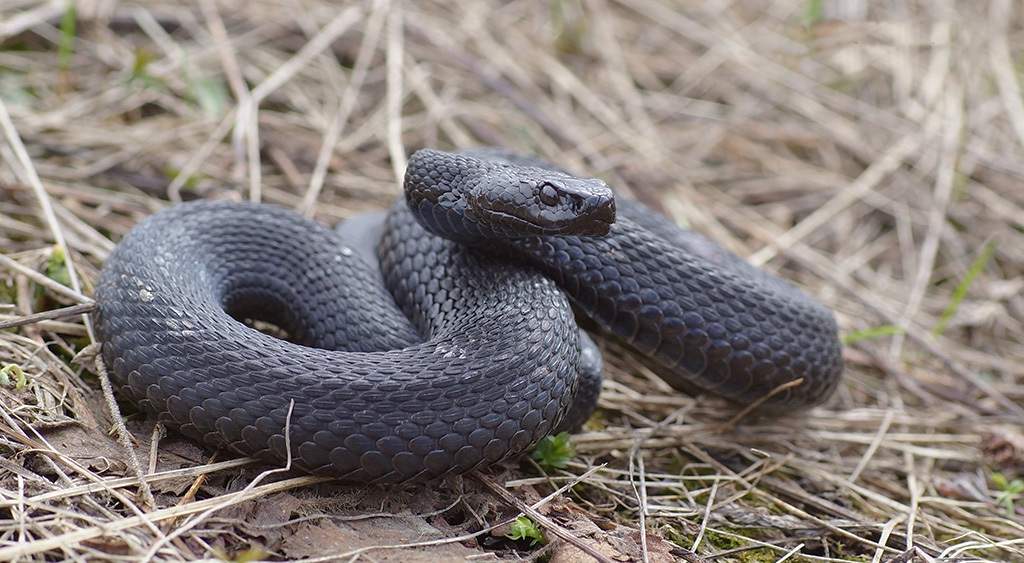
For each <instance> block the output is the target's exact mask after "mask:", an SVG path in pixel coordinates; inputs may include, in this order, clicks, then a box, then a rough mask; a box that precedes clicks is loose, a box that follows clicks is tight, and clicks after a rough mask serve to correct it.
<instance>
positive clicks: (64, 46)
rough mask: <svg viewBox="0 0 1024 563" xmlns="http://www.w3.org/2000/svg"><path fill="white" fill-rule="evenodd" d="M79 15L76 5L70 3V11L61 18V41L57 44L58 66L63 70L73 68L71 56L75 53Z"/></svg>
mask: <svg viewBox="0 0 1024 563" xmlns="http://www.w3.org/2000/svg"><path fill="white" fill-rule="evenodd" d="M77 22H78V15H77V13H76V10H75V3H74V2H69V3H68V9H67V10H64V15H63V16H61V18H60V41H59V42H58V43H57V64H58V65H60V68H61V70H68V69H70V68H71V55H73V54H74V53H75V27H77V25H76V24H77Z"/></svg>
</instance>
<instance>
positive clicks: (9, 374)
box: [0, 364, 28, 391]
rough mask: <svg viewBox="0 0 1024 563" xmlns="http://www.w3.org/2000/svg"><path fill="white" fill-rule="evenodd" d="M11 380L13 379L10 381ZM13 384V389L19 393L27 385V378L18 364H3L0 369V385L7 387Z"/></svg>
mask: <svg viewBox="0 0 1024 563" xmlns="http://www.w3.org/2000/svg"><path fill="white" fill-rule="evenodd" d="M12 378H13V379H12ZM12 383H13V384H14V388H15V389H17V390H18V391H21V390H22V389H24V388H25V387H26V386H27V385H28V378H27V377H25V370H23V369H21V366H19V365H18V364H4V366H3V367H2V368H0V385H3V386H4V387H8V386H10V385H11V384H12Z"/></svg>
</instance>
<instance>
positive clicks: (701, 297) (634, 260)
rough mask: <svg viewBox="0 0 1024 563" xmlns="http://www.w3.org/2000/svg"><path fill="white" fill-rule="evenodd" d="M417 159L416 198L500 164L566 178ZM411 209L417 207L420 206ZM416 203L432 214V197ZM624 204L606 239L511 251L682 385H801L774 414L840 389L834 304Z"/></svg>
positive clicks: (741, 395) (494, 154)
mask: <svg viewBox="0 0 1024 563" xmlns="http://www.w3.org/2000/svg"><path fill="white" fill-rule="evenodd" d="M422 153H426V154H422ZM419 154H421V157H420V158H419V159H417V158H415V156H416V155H414V158H413V159H412V160H411V161H410V168H409V171H407V172H406V182H407V189H408V192H409V194H410V195H411V197H412V198H415V195H416V194H417V193H421V192H422V193H428V194H429V193H434V192H436V191H439V190H442V189H444V187H443V186H445V185H476V184H477V183H478V181H479V180H478V179H477V177H479V176H493V175H495V173H494V172H493V171H491V168H494V167H499V168H509V169H512V170H516V173H517V174H522V175H524V176H529V175H531V174H533V175H537V174H541V173H542V172H541V171H547V172H550V173H552V174H564V173H565V172H564V171H562V170H561V169H559V168H557V167H554V166H552V165H550V164H548V163H545V162H543V161H538V160H536V159H534V158H531V157H523V156H519V155H515V154H513V153H508V152H506V151H503V150H500V149H499V150H494V149H484V150H475V151H470V152H469V153H468V155H467V154H463V155H452V154H448V153H441V152H438V151H420V153H419ZM410 179H411V180H412V185H409V183H410ZM410 204H411V205H412V207H413V208H414V209H415V208H416V207H417V203H416V202H415V199H410ZM419 205H421V206H426V207H430V203H429V200H427V203H426V204H422V203H421V204H419ZM617 207H618V217H617V219H616V221H615V223H614V224H613V225H612V226H611V229H610V232H609V233H608V234H607V235H605V236H599V237H580V236H554V237H535V236H525V237H516V238H510V239H508V240H507V241H505V242H504V246H505V248H507V249H508V251H509V252H512V253H514V254H516V255H517V256H520V257H522V258H525V259H526V260H527V261H528V262H530V263H532V264H533V265H534V266H536V267H538V268H539V269H540V270H541V271H543V272H544V273H545V274H547V275H548V276H550V277H551V279H553V280H555V281H556V282H557V283H558V285H559V287H561V288H562V289H563V290H565V291H566V293H568V294H569V296H570V297H571V298H572V300H573V302H574V303H575V304H576V305H577V307H578V309H580V310H581V311H582V312H583V313H584V314H585V315H587V316H588V317H590V318H591V319H592V320H593V321H595V322H596V323H597V324H598V325H599V326H600V327H601V328H602V330H604V331H605V332H607V333H610V334H613V335H615V336H616V337H619V338H620V339H622V340H623V341H624V342H625V343H626V344H628V345H629V346H630V347H632V348H633V349H634V350H636V351H637V352H639V353H640V354H642V355H644V356H646V357H647V358H649V359H651V360H653V364H654V367H655V368H656V371H657V373H658V375H660V376H661V377H662V378H663V379H665V381H666V382H668V383H669V384H670V385H672V386H673V387H675V388H677V389H680V390H684V391H688V392H689V391H692V390H694V388H696V389H699V390H703V391H707V392H710V393H713V394H715V395H718V396H721V397H724V398H726V399H730V400H732V401H736V402H739V403H750V402H753V401H756V400H758V399H762V398H764V397H766V396H768V395H769V394H770V393H772V392H773V391H774V390H776V388H778V387H780V386H782V385H784V384H787V383H790V382H792V381H794V380H797V379H802V380H803V381H802V384H800V385H799V386H796V387H790V388H787V389H785V390H783V391H781V392H778V393H776V394H774V395H772V396H771V397H770V398H769V399H768V400H766V401H765V402H764V408H765V409H766V410H775V411H782V410H791V409H794V408H800V407H806V406H810V405H814V404H817V403H820V402H821V401H823V400H824V399H825V398H827V397H828V396H829V395H830V394H831V393H832V391H833V390H834V389H835V387H836V385H837V383H838V381H839V376H840V374H841V372H842V353H841V347H840V344H839V337H838V327H837V326H836V323H835V319H834V317H833V316H832V313H831V312H830V311H829V310H828V309H826V308H825V307H823V306H822V305H820V304H819V303H817V302H815V301H814V300H812V299H810V298H808V297H806V296H805V295H804V294H803V293H802V292H800V291H799V290H798V289H797V288H795V287H793V286H792V285H790V284H788V283H786V282H785V281H783V280H781V279H779V278H776V277H774V276H772V275H770V274H768V273H766V272H764V271H761V270H758V269H756V268H754V267H753V266H751V265H749V264H748V263H746V262H744V261H743V260H741V259H739V258H737V257H736V256H735V255H733V254H731V253H729V252H728V251H726V250H725V249H723V248H721V247H720V246H718V245H717V244H715V243H714V242H712V241H710V240H708V239H706V238H704V237H702V236H700V235H699V234H696V233H693V232H692V231H688V230H684V229H680V228H678V227H676V226H674V225H672V224H671V223H670V222H669V221H668V220H667V219H665V218H663V217H660V216H658V215H657V214H656V213H654V212H652V211H650V210H648V209H647V208H646V207H644V206H642V205H640V204H639V203H635V202H628V201H625V200H619V201H618V202H617ZM421 214H422V215H424V216H425V217H426V218H427V220H426V221H424V220H423V219H421V221H423V224H424V226H426V227H427V229H428V230H430V231H432V232H434V233H436V234H439V235H441V236H446V237H450V236H453V235H452V233H451V231H453V230H454V231H459V230H460V226H458V225H456V227H455V228H454V229H449V228H448V227H447V225H448V224H449V223H451V222H452V220H450V219H446V220H434V221H431V220H430V218H431V217H438V216H441V217H444V215H445V214H444V213H443V212H438V211H436V210H435V211H426V210H424V212H423V213H421Z"/></svg>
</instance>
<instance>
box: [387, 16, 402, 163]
mask: <svg viewBox="0 0 1024 563" xmlns="http://www.w3.org/2000/svg"><path fill="white" fill-rule="evenodd" d="M403 44H404V30H403V28H402V3H401V2H397V3H395V4H390V13H389V15H388V48H387V70H388V78H387V107H388V154H390V155H391V170H392V172H394V175H395V181H396V182H401V181H402V175H403V174H405V148H404V147H403V146H402V60H403V58H404V55H403Z"/></svg>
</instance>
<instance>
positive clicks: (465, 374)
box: [97, 151, 840, 482]
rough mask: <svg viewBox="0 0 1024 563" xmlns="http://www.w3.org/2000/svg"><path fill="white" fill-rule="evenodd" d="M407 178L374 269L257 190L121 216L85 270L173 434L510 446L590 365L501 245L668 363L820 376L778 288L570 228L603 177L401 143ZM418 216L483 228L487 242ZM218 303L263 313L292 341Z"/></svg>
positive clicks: (701, 369)
mask: <svg viewBox="0 0 1024 563" xmlns="http://www.w3.org/2000/svg"><path fill="white" fill-rule="evenodd" d="M542 189H544V190H546V196H543V197H542V193H541V190H542ZM406 190H407V199H408V201H409V206H408V207H407V206H406V204H405V203H404V202H400V203H399V204H397V205H396V206H395V207H394V208H393V209H392V211H391V212H390V214H389V215H388V218H387V219H386V221H385V224H384V226H383V232H384V235H383V236H382V238H381V241H380V244H379V246H378V249H377V251H378V252H377V254H378V258H379V261H380V271H378V270H377V269H376V268H375V267H374V266H373V265H372V264H369V263H368V262H367V261H366V260H363V259H362V258H361V257H360V256H359V253H358V252H354V251H352V250H351V249H350V248H348V247H345V246H344V242H343V241H342V240H340V239H339V238H337V236H336V235H335V234H333V233H332V232H330V231H328V230H326V229H324V228H322V227H319V226H317V225H315V224H313V223H311V222H309V221H306V220H303V219H301V218H299V217H298V216H296V215H295V214H293V213H290V212H287V211H283V210H279V209H275V208H272V207H269V206H253V205H246V204H229V203H192V204H185V205H180V206H176V207H174V208H171V209H169V210H167V211H164V212H161V213H158V214H156V215H154V216H153V217H151V218H149V219H147V220H146V221H144V222H142V223H140V225H138V226H137V227H136V228H135V229H134V230H133V231H132V233H131V234H130V235H129V236H127V237H126V238H125V240H123V241H122V243H121V244H120V245H119V246H118V248H117V249H116V250H115V252H114V253H113V254H112V255H111V257H110V259H109V260H108V262H107V264H106V265H105V267H104V271H103V274H102V276H101V280H100V284H99V286H98V287H97V303H98V305H99V310H98V319H97V320H98V322H97V329H98V332H99V336H100V339H101V341H102V342H103V355H104V358H105V360H106V362H107V363H108V365H110V366H111V368H112V373H113V378H114V381H115V383H116V384H117V385H118V386H119V387H120V390H121V392H122V393H123V394H124V395H126V396H127V397H129V398H131V399H133V400H135V401H136V402H138V403H139V404H140V405H141V406H142V407H143V408H145V409H147V410H149V411H151V412H154V413H157V414H158V415H159V417H160V419H161V420H163V421H164V422H165V423H166V424H168V425H169V426H171V427H175V428H178V429H180V430H181V431H182V432H183V433H185V434H187V435H189V436H192V437H194V438H196V439H199V440H203V441H204V442H206V443H209V444H211V445H216V446H227V447H230V448H232V449H235V450H237V451H239V452H242V453H244V454H248V455H256V456H260V457H263V458H266V459H270V460H276V461H282V460H284V459H285V458H286V457H287V452H286V451H285V450H286V448H285V443H286V441H285V438H284V434H285V422H286V419H288V410H289V407H290V405H292V409H293V410H292V413H291V417H290V419H289V420H290V426H289V431H290V434H289V436H290V440H291V453H292V457H293V461H294V462H295V463H296V464H297V465H298V466H299V467H301V468H303V469H305V470H307V471H311V472H317V473H327V474H331V475H335V476H338V477H341V478H343V479H345V480H348V481H356V482H399V481H422V480H427V479H433V478H437V477H441V476H444V475H450V474H458V473H463V472H465V471H468V470H470V469H473V468H477V467H481V466H484V465H487V464H490V463H493V462H496V461H499V460H502V459H506V458H509V457H514V456H516V455H519V454H521V453H523V452H525V451H527V450H528V449H529V448H530V447H532V445H533V444H535V443H536V442H537V441H538V440H539V439H540V438H542V437H543V436H544V435H546V434H548V433H549V432H551V431H552V429H554V428H556V427H559V425H562V426H565V425H567V424H568V423H569V422H568V421H569V420H570V419H572V420H573V421H574V422H573V423H575V422H578V421H579V420H582V419H583V418H585V417H586V415H587V414H588V413H589V411H590V410H591V409H592V408H593V402H594V399H595V397H596V390H597V387H596V385H598V384H599V382H598V383H595V380H593V379H588V380H585V383H583V384H581V383H580V378H579V376H578V373H579V370H580V368H581V362H580V341H579V332H578V329H577V328H576V326H575V323H574V321H573V317H572V311H571V310H570V307H569V303H568V301H567V300H566V298H565V297H564V294H563V293H562V292H561V291H559V290H558V289H557V288H556V287H555V285H554V283H552V282H551V281H549V279H548V278H546V277H543V276H540V275H538V274H537V273H535V271H534V270H532V269H531V268H525V267H522V266H519V265H516V264H515V263H514V262H515V260H513V261H512V262H509V259H510V258H511V257H510V256H503V257H502V256H497V255H501V254H506V253H518V255H519V256H520V257H521V258H522V259H528V260H531V261H532V262H534V264H535V265H536V267H538V268H539V269H541V270H544V271H545V272H547V274H548V275H549V276H551V278H552V279H555V280H557V281H558V282H559V283H560V284H563V287H564V288H565V289H566V290H567V291H568V292H569V293H570V294H571V295H572V298H573V300H574V301H575V302H576V304H577V306H578V307H579V308H581V309H582V310H584V311H586V312H588V314H592V315H594V319H595V321H596V322H597V323H598V324H599V325H600V326H602V327H604V328H605V329H606V330H608V331H609V332H612V333H614V334H616V335H619V336H620V337H622V338H623V339H625V340H626V341H628V342H631V343H632V344H633V345H634V346H635V347H637V348H638V349H639V350H640V351H646V352H649V353H652V354H653V357H654V358H655V359H656V360H657V361H658V362H659V363H660V364H661V365H663V366H667V368H668V369H667V370H665V371H663V372H662V373H663V375H665V374H668V375H667V377H668V378H669V381H670V382H672V381H673V379H672V378H676V379H677V380H678V382H682V381H686V382H690V383H695V384H697V385H698V386H700V387H702V388H704V389H709V390H711V391H714V392H716V393H718V394H720V395H722V396H725V397H728V398H732V399H736V400H744V401H747V400H751V399H756V398H758V397H760V396H761V395H764V393H765V392H767V391H768V390H771V389H772V388H773V387H774V386H775V385H777V384H778V383H780V382H785V381H789V380H792V379H793V378H795V377H800V376H802V377H804V378H805V380H806V381H805V384H804V385H803V386H801V387H798V388H797V389H795V390H791V391H790V392H787V393H786V394H785V395H784V396H781V397H776V398H775V399H774V403H775V404H777V405H785V406H800V405H806V404H811V403H814V402H817V401H819V400H822V399H823V398H824V397H826V396H827V395H828V393H829V392H830V391H831V390H832V389H833V388H834V386H835V382H836V380H837V379H838V375H839V369H840V363H839V359H838V358H839V356H838V344H837V340H836V335H835V325H834V322H833V321H832V319H831V315H830V314H829V313H828V312H827V311H826V310H824V309H823V308H821V307H820V306H819V305H817V304H815V303H813V302H812V301H810V300H808V299H806V298H804V297H803V296H802V294H800V293H799V292H798V291H796V290H795V289H792V288H789V286H788V285H785V284H783V287H785V288H788V289H784V290H782V291H780V290H778V288H776V287H774V286H775V284H776V283H782V282H774V281H773V282H771V283H764V282H763V280H762V279H761V278H759V277H754V278H753V279H747V278H744V277H742V276H743V275H744V273H745V272H744V271H743V270H741V269H738V268H735V267H733V266H730V265H729V262H728V260H727V261H726V263H725V265H724V266H721V265H717V264H715V263H710V262H706V261H703V260H702V259H699V258H694V257H692V256H690V255H689V253H688V252H687V251H683V250H680V249H678V248H675V247H674V246H673V245H672V244H669V243H668V242H666V240H665V238H663V237H659V236H658V235H655V234H652V233H649V232H647V231H645V230H644V229H642V228H640V227H639V226H637V225H636V224H634V223H633V222H632V221H631V220H630V219H629V218H628V217H626V218H624V219H621V220H620V221H619V222H616V223H615V225H614V226H612V227H611V232H610V234H609V236H607V237H604V238H601V237H599V236H571V235H567V234H566V233H570V232H579V233H583V234H585V235H603V234H605V233H608V231H609V223H610V222H611V220H612V219H613V218H614V217H613V216H614V212H613V207H612V204H611V202H610V192H608V190H607V188H606V187H605V186H604V185H603V183H601V182H600V181H587V180H579V179H575V178H572V177H569V176H566V175H564V174H562V173H561V172H557V171H553V170H545V169H542V168H523V167H518V166H511V165H510V164H508V163H503V162H501V161H498V160H494V159H488V160H480V159H476V158H472V157H469V156H453V155H449V154H446V153H438V152H436V151H420V152H417V153H416V154H414V155H413V157H412V158H411V159H410V164H409V169H408V171H407V177H406ZM544 201H547V202H548V203H544ZM516 205H518V206H520V207H519V208H516V207H515V206H516ZM410 208H412V209H413V210H414V211H415V212H416V213H417V214H418V216H417V218H416V219H414V218H413V214H412V213H410ZM630 209H631V211H630V212H629V213H632V212H633V211H635V210H634V209H633V208H630ZM417 219H418V220H419V222H420V223H422V224H423V225H425V226H426V227H427V228H428V229H429V230H430V231H431V232H434V233H440V234H445V235H446V236H451V237H453V238H455V239H457V240H461V241H463V242H468V243H474V242H475V243H478V244H479V243H480V241H481V240H482V238H486V239H487V240H488V241H490V242H487V243H485V244H484V245H483V246H485V247H486V249H487V252H478V251H474V250H472V249H467V248H466V247H465V246H462V245H459V244H456V243H453V242H449V241H447V240H444V239H442V238H439V237H438V236H435V235H432V234H431V233H430V232H427V231H426V230H424V227H421V226H420V223H418V222H417ZM541 233H545V234H546V235H548V236H544V237H538V236H536V235H538V234H541ZM680 236H682V237H683V238H684V239H686V237H687V236H688V235H686V234H683V235H680ZM505 237H512V239H514V240H510V239H507V238H505ZM687 240H688V239H687ZM630 260H640V261H641V262H640V263H630V262H629V261H630ZM746 267H747V268H749V266H746ZM613 270H614V271H613ZM759 275H760V274H759ZM382 279H383V282H384V285H383V286H382V284H381V281H382ZM770 279H774V278H770ZM385 286H386V288H387V290H385ZM598 289H602V290H604V291H607V292H608V293H607V294H599V293H598V292H597V291H598ZM388 290H389V291H390V293H389V291H388ZM652 292H653V293H652ZM391 295H394V296H395V297H394V298H393V297H391ZM236 317H237V318H259V319H263V320H269V321H272V322H274V323H275V324H278V325H279V326H282V328H284V329H285V330H287V331H288V333H289V334H290V336H291V337H292V339H293V340H295V341H296V342H295V343H292V342H286V341H283V340H279V339H276V338H273V337H271V336H268V335H264V334H262V333H260V332H258V331H256V330H254V329H251V328H249V327H247V326H246V325H244V324H242V323H241V322H239V321H237V320H235V318H236ZM673 347H675V348H673ZM591 361H592V359H591ZM598 365H599V364H598ZM581 385H584V386H585V387H586V388H585V389H584V391H583V392H578V391H577V390H578V389H579V388H580V387H581ZM574 405H575V406H574ZM581 405H582V406H581Z"/></svg>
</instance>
